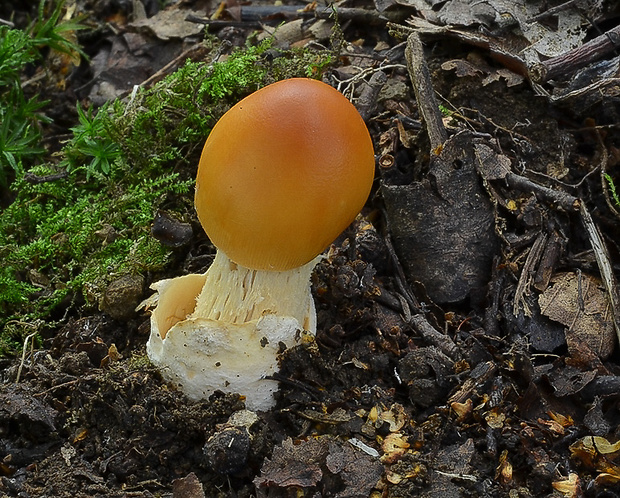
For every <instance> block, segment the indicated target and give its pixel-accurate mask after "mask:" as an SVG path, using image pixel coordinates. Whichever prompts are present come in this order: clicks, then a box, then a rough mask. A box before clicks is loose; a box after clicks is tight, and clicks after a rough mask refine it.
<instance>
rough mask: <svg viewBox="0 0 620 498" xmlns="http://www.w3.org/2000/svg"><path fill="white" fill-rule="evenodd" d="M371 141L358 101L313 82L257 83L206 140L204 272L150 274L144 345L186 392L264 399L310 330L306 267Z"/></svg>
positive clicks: (329, 235)
mask: <svg viewBox="0 0 620 498" xmlns="http://www.w3.org/2000/svg"><path fill="white" fill-rule="evenodd" d="M373 177H374V153H373V147H372V141H371V139H370V135H369V133H368V130H367V129H366V126H365V124H364V121H363V120H362V118H361V116H360V115H359V114H358V112H357V110H356V109H355V107H354V106H353V105H352V104H351V103H350V102H349V101H348V100H347V99H346V98H345V97H344V96H343V95H342V94H340V93H339V92H338V91H337V90H335V89H334V88H332V87H331V86H329V85H327V84H325V83H322V82H320V81H316V80H311V79H304V78H294V79H289V80H284V81H280V82H277V83H274V84H272V85H269V86H266V87H264V88H262V89H260V90H258V91H257V92H255V93H253V94H251V95H250V96H248V97H246V98H245V99H243V100H242V101H240V102H239V103H237V104H236V105H235V106H233V107H232V108H231V109H230V110H229V111H228V112H227V113H226V114H225V115H224V116H223V117H222V118H221V119H220V120H219V121H218V122H217V124H216V125H215V127H214V128H213V130H212V131H211V133H210V134H209V137H208V139H207V141H206V143H205V146H204V149H203V151H202V156H201V158H200V163H199V167H198V175H197V179H196V196H195V205H196V211H197V213H198V219H199V220H200V223H201V224H202V226H203V228H204V229H205V231H206V233H207V235H208V236H209V238H210V239H211V241H212V242H213V244H214V245H215V247H216V248H217V254H216V256H215V259H214V261H213V263H212V265H211V266H210V268H209V269H208V270H207V272H206V273H205V274H202V275H185V276H182V277H178V278H175V279H170V280H163V281H160V282H157V283H156V284H154V286H153V288H154V289H155V290H157V292H158V299H159V300H158V304H157V307H156V308H155V310H154V311H153V314H152V318H151V335H150V338H149V341H148V343H147V352H148V355H149V357H150V359H151V360H152V362H153V363H154V364H156V365H157V366H159V367H160V369H161V371H162V373H163V375H164V377H165V378H166V379H168V380H170V381H172V382H174V383H176V384H178V385H179V387H180V388H181V390H183V391H184V392H185V393H186V394H187V395H188V397H190V398H192V399H202V398H206V397H208V396H209V395H210V394H212V393H213V392H214V391H215V390H223V391H228V392H238V393H240V394H242V395H244V396H245V398H246V405H247V406H248V408H250V409H268V408H270V407H271V406H273V404H274V399H273V396H272V393H273V392H274V391H276V390H277V387H278V386H277V382H275V381H274V380H270V379H267V377H270V376H272V375H273V374H274V373H275V372H277V371H278V354H279V353H280V352H281V350H282V348H283V347H286V348H290V347H293V346H295V345H296V344H299V343H300V342H301V340H302V339H303V337H305V336H307V337H312V336H313V335H314V333H315V331H316V314H315V309H314V301H313V299H312V295H311V292H310V276H311V273H312V271H313V269H314V266H315V265H316V263H317V262H318V261H319V260H320V256H319V255H320V254H321V253H322V252H323V251H324V250H325V249H326V248H327V247H328V246H329V245H330V244H331V243H332V242H333V240H334V239H335V238H336V237H337V236H338V235H339V234H340V233H341V232H342V231H343V230H344V229H345V228H346V227H347V226H348V225H349V224H350V223H351V222H352V221H353V219H354V218H355V217H356V215H357V214H358V213H359V211H360V210H361V208H362V207H363V206H364V203H365V202H366V199H367V198H368V195H369V193H370V189H371V185H372V181H373Z"/></svg>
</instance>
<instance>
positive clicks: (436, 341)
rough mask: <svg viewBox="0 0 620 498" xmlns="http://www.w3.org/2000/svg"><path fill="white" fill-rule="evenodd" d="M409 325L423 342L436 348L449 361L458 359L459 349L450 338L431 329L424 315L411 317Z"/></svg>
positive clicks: (433, 328)
mask: <svg viewBox="0 0 620 498" xmlns="http://www.w3.org/2000/svg"><path fill="white" fill-rule="evenodd" d="M409 323H410V324H411V326H412V327H413V328H414V329H415V330H416V331H417V332H418V333H419V334H420V335H421V336H422V338H423V339H424V340H425V341H427V342H428V343H430V344H432V345H433V346H435V347H437V348H438V349H439V350H440V351H441V352H442V353H443V354H445V355H446V356H448V357H450V359H452V360H458V359H459V358H460V354H459V349H458V348H457V347H456V344H454V341H453V340H452V338H451V337H450V336H449V335H447V334H444V333H443V332H440V331H439V330H437V329H436V328H435V327H433V326H432V325H431V324H430V323H429V322H428V320H427V319H426V318H425V317H424V315H421V314H420V315H413V316H412V317H411V319H410V320H409Z"/></svg>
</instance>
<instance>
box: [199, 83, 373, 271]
mask: <svg viewBox="0 0 620 498" xmlns="http://www.w3.org/2000/svg"><path fill="white" fill-rule="evenodd" d="M373 177H374V153H373V147H372V141H371V138H370V135H369V133H368V130H367V128H366V125H365V124H364V121H363V119H362V118H361V116H360V115H359V113H358V112H357V110H356V109H355V107H354V106H353V105H352V104H351V103H350V102H349V101H348V100H347V99H346V98H345V97H344V96H343V95H342V94H341V93H340V92H338V91H337V90H335V89H334V88H332V87H331V86H329V85H327V84H325V83H322V82H320V81H316V80H311V79H304V78H294V79H289V80H283V81H280V82H277V83H274V84H272V85H269V86H266V87H264V88H262V89H261V90H258V91H257V92H255V93H253V94H251V95H249V96H248V97H246V98H245V99H243V100H242V101H240V102H239V103H238V104H236V105H235V106H234V107H232V108H231V109H230V110H229V111H228V112H227V113H226V114H224V116H222V118H221V119H220V120H219V121H218V122H217V124H216V125H215V126H214V128H213V130H212V131H211V133H210V134H209V137H208V139H207V141H206V143H205V146H204V149H203V151H202V156H201V158H200V164H199V167H198V176H197V179H196V197H195V204H196V211H197V213H198V218H199V220H200V222H201V223H202V226H203V227H204V229H205V231H206V232H207V234H208V236H209V238H210V239H211V241H212V242H213V244H214V245H215V246H216V247H217V248H218V249H219V250H221V251H223V252H224V253H225V254H226V255H227V256H228V257H229V258H230V259H231V260H232V261H234V262H235V263H238V264H240V265H242V266H245V267H247V268H253V269H257V270H275V271H284V270H290V269H292V268H296V267H299V266H301V265H303V264H305V263H307V262H309V261H311V260H312V259H313V258H315V257H316V256H317V255H318V254H320V253H321V252H322V251H323V250H324V249H325V248H326V247H327V246H328V245H329V244H330V243H331V242H333V240H334V239H335V238H336V237H337V236H338V235H339V234H340V233H341V232H342V231H343V230H344V229H345V228H346V227H347V226H348V225H349V224H350V223H351V222H352V221H353V219H354V218H355V216H356V215H357V213H359V211H360V210H361V209H362V207H363V206H364V203H365V202H366V199H367V198H368V195H369V193H370V189H371V185H372V181H373Z"/></svg>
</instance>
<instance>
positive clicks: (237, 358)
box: [147, 251, 318, 410]
mask: <svg viewBox="0 0 620 498" xmlns="http://www.w3.org/2000/svg"><path fill="white" fill-rule="evenodd" d="M317 260H318V258H317V259H315V260H313V261H311V262H310V263H308V264H306V265H304V266H301V267H299V268H295V269H293V270H289V271H281V272H271V271H261V270H251V269H248V268H244V267H242V266H239V265H237V264H235V263H233V262H232V261H230V259H228V257H226V255H225V254H224V253H223V252H221V251H218V253H217V255H216V258H215V260H214V262H213V264H212V265H211V267H210V268H209V269H208V270H207V272H206V273H204V274H201V275H196V274H192V275H185V276H182V277H177V278H173V279H169V280H162V281H159V282H157V283H155V284H154V285H153V289H155V290H156V291H157V292H158V303H157V307H156V308H155V309H154V310H153V314H152V316H151V336H150V338H149V341H148V343H147V353H148V356H149V358H150V359H151V361H152V362H153V363H154V364H155V365H156V366H158V367H159V368H160V370H161V372H162V375H163V376H164V378H166V379H167V380H168V381H170V382H173V383H174V384H176V385H178V386H179V388H180V389H181V390H182V391H183V392H184V393H185V394H186V395H187V396H188V397H190V398H192V399H196V400H197V399H204V398H207V397H209V396H210V395H211V394H212V393H213V392H214V391H216V390H222V391H226V392H238V393H240V394H242V395H244V396H245V397H246V405H247V407H248V408H249V409H252V410H267V409H269V408H271V407H272V406H273V405H274V403H275V400H274V398H273V395H272V394H273V392H275V391H276V390H277V389H278V384H277V382H276V381H273V380H269V379H266V377H269V376H272V375H273V374H274V373H275V372H277V371H278V370H279V368H278V353H279V352H281V351H282V349H283V347H286V348H290V347H293V346H295V345H297V344H299V343H300V342H301V340H302V337H303V334H304V333H310V334H312V335H314V333H315V331H316V313H315V310H314V301H313V300H312V296H311V294H310V274H311V273H312V270H313V268H314V266H315V265H316V262H317ZM304 331H305V332H304Z"/></svg>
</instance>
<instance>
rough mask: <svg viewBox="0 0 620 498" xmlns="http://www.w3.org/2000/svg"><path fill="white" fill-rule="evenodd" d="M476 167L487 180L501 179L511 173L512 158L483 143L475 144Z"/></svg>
mask: <svg viewBox="0 0 620 498" xmlns="http://www.w3.org/2000/svg"><path fill="white" fill-rule="evenodd" d="M474 152H475V156H476V169H477V170H478V173H480V175H481V176H482V178H484V179H485V180H501V179H502V178H505V177H506V175H507V174H508V173H510V159H509V158H508V157H506V156H504V155H502V154H498V153H497V152H495V151H494V150H493V149H492V148H491V147H489V146H488V145H486V144H483V143H477V144H476V145H475V146H474Z"/></svg>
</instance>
